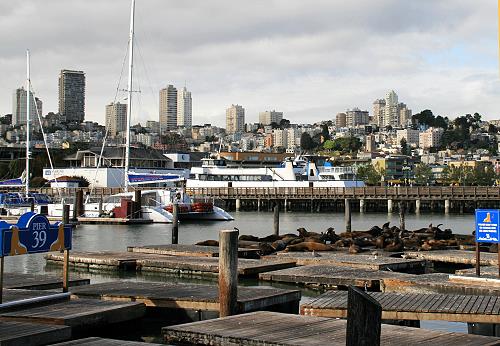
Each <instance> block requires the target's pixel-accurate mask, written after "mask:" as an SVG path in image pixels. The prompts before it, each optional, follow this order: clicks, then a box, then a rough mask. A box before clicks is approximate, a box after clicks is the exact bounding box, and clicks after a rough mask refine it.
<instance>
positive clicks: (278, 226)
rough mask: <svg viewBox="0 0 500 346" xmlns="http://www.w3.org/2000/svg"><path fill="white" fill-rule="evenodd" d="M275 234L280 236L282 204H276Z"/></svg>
mask: <svg viewBox="0 0 500 346" xmlns="http://www.w3.org/2000/svg"><path fill="white" fill-rule="evenodd" d="M273 224H274V234H275V235H280V203H279V201H276V202H274V223H273Z"/></svg>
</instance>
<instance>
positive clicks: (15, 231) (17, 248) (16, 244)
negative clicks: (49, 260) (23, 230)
mask: <svg viewBox="0 0 500 346" xmlns="http://www.w3.org/2000/svg"><path fill="white" fill-rule="evenodd" d="M10 229H11V230H12V238H11V239H10V255H11V256H14V255H24V254H27V253H28V249H27V248H26V246H25V245H24V244H23V243H21V239H19V228H18V227H17V226H11V227H10Z"/></svg>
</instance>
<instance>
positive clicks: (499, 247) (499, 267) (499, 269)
mask: <svg viewBox="0 0 500 346" xmlns="http://www.w3.org/2000/svg"><path fill="white" fill-rule="evenodd" d="M497 248H498V277H499V278H500V244H497Z"/></svg>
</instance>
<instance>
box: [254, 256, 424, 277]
mask: <svg viewBox="0 0 500 346" xmlns="http://www.w3.org/2000/svg"><path fill="white" fill-rule="evenodd" d="M276 257H277V258H283V259H288V260H294V261H296V263H297V265H300V266H304V265H316V264H320V265H333V266H342V267H352V268H362V269H371V270H391V271H397V272H399V271H401V272H411V273H424V272H425V270H426V264H427V261H426V260H423V259H405V258H398V257H388V256H384V255H381V254H377V255H372V254H366V255H365V254H359V255H351V254H348V253H346V252H335V251H331V252H326V251H325V252H321V253H318V252H316V253H315V254H314V255H313V254H312V253H311V252H278V253H277V254H276V255H270V256H265V257H264V258H265V259H271V260H272V259H275V258H276Z"/></svg>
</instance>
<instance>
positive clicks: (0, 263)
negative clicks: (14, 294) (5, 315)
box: [0, 256, 4, 304]
mask: <svg viewBox="0 0 500 346" xmlns="http://www.w3.org/2000/svg"><path fill="white" fill-rule="evenodd" d="M3 269H4V261H3V256H1V257H0V304H2V303H3V271H4V270H3Z"/></svg>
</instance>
